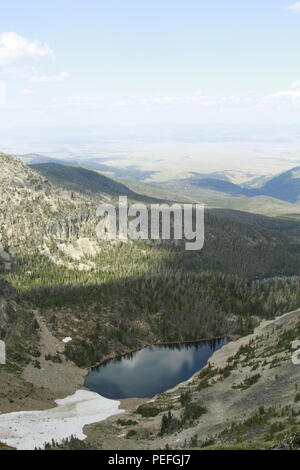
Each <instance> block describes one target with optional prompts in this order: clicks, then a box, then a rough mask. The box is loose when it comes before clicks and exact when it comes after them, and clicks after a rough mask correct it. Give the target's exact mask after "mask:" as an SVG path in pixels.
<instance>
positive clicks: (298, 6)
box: [288, 2, 300, 12]
mask: <svg viewBox="0 0 300 470" xmlns="http://www.w3.org/2000/svg"><path fill="white" fill-rule="evenodd" d="M288 9H289V10H294V11H299V12H300V2H297V3H294V5H291V6H289V7H288Z"/></svg>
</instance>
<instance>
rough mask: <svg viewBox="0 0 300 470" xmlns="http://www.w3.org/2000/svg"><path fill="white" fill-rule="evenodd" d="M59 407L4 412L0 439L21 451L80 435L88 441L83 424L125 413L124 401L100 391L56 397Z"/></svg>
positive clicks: (80, 391) (80, 437) (0, 426)
mask: <svg viewBox="0 0 300 470" xmlns="http://www.w3.org/2000/svg"><path fill="white" fill-rule="evenodd" d="M56 404H57V405H58V406H57V407H56V408H52V409H50V410H44V411H21V412H17V413H6V414H2V415H1V414H0V442H2V443H4V444H7V445H9V446H11V447H15V448H16V449H18V450H33V449H35V448H44V445H45V444H46V443H47V442H51V441H52V439H54V441H55V442H61V441H62V440H63V439H66V438H68V437H71V436H72V435H73V436H74V437H77V438H78V439H80V440H84V439H85V438H86V435H85V434H83V427H84V426H85V425H87V424H92V423H97V422H99V421H103V420H105V419H107V418H109V417H110V416H113V415H116V414H119V413H123V412H124V411H123V410H120V409H119V405H120V402H119V401H116V400H109V399H108V398H104V397H101V396H100V395H98V394H97V393H93V392H89V391H86V390H78V391H77V392H76V393H75V394H74V395H71V396H69V397H66V398H64V399H62V400H56Z"/></svg>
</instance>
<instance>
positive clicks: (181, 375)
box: [85, 338, 228, 399]
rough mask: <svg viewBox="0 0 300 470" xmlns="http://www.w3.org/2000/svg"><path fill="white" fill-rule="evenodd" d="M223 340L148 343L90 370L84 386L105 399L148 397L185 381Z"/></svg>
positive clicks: (222, 344) (221, 344)
mask: <svg viewBox="0 0 300 470" xmlns="http://www.w3.org/2000/svg"><path fill="white" fill-rule="evenodd" d="M226 343H228V339H227V338H223V339H218V340H211V341H201V342H198V343H191V344H180V345H178V344H176V345H168V346H165V345H159V346H149V347H147V348H144V349H142V350H141V351H137V352H135V353H132V354H127V355H126V356H122V357H119V358H116V359H112V360H111V361H108V362H106V363H105V364H103V365H101V366H99V367H95V368H93V369H91V370H90V372H89V374H88V376H87V377H86V380H85V386H86V387H87V388H88V389H89V390H91V391H93V392H97V393H99V394H100V395H102V396H104V397H107V398H113V399H120V398H132V397H135V398H151V397H153V396H154V395H156V394H157V393H162V392H164V391H166V390H168V389H170V388H173V387H175V386H176V385H178V384H179V383H180V382H184V381H185V380H188V379H189V378H190V377H191V376H192V375H194V374H195V372H197V371H199V370H200V369H202V368H203V367H204V366H205V365H206V364H207V361H208V359H209V358H210V356H211V355H212V354H213V352H214V351H216V350H218V349H220V348H221V347H222V346H224V344H226Z"/></svg>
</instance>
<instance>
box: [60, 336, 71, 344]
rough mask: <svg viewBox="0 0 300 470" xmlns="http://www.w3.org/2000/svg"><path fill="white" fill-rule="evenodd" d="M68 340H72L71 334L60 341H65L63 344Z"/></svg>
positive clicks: (68, 341)
mask: <svg viewBox="0 0 300 470" xmlns="http://www.w3.org/2000/svg"><path fill="white" fill-rule="evenodd" d="M70 341H72V338H71V336H67V337H66V338H64V339H63V340H62V342H63V343H65V344H67V343H70Z"/></svg>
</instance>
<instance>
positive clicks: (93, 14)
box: [0, 0, 300, 129]
mask: <svg viewBox="0 0 300 470" xmlns="http://www.w3.org/2000/svg"><path fill="white" fill-rule="evenodd" d="M299 42H300V2H295V1H293V0H242V1H241V0H209V1H207V0H151V1H149V0H109V1H108V0H51V2H50V1H48V2H41V1H40V0H26V1H24V0H10V1H9V2H2V4H1V9H0V83H1V84H0V129H1V128H2V129H5V128H12V129H13V128H17V127H27V126H45V127H47V126H58V127H59V126H63V125H74V126H88V125H143V124H147V125H149V124H151V125H153V124H160V123H162V124H163V123H169V124H178V125H179V124H204V123H205V124H233V125H234V124H251V125H253V124H264V125H272V124H276V125H288V124H298V123H299V122H300V61H299Z"/></svg>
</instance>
